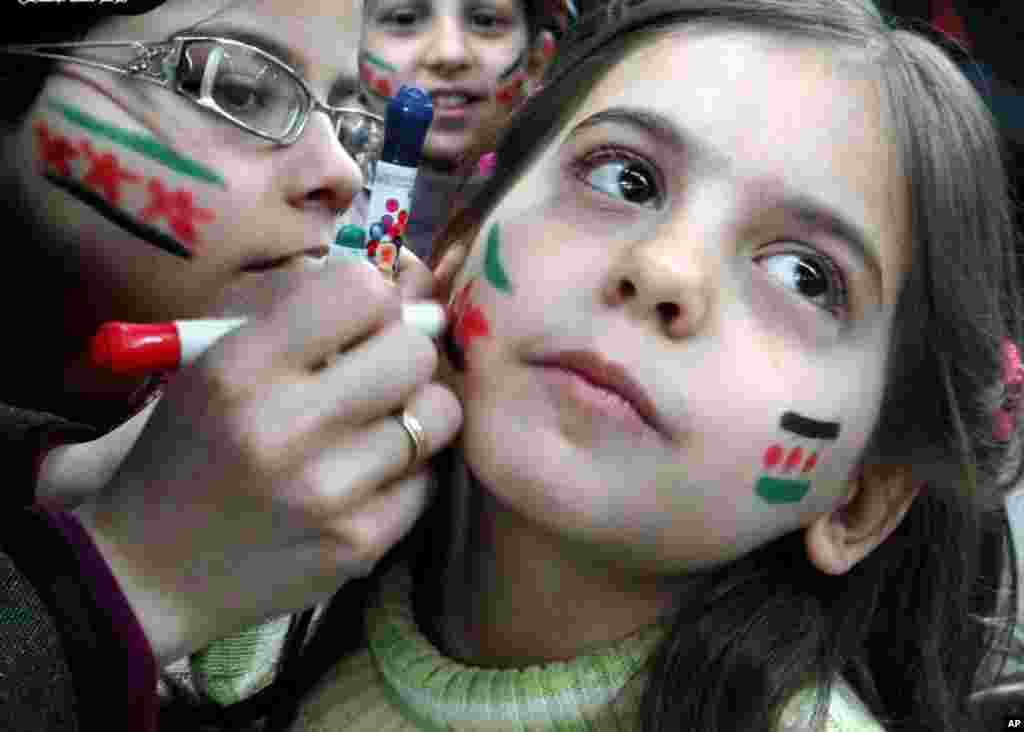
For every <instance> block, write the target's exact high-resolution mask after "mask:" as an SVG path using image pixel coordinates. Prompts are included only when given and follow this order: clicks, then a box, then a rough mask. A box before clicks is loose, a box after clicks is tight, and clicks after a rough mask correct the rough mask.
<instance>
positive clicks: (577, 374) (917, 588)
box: [292, 0, 1024, 732]
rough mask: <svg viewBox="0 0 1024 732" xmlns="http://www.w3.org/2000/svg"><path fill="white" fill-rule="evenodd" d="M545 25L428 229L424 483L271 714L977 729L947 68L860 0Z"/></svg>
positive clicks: (992, 158)
mask: <svg viewBox="0 0 1024 732" xmlns="http://www.w3.org/2000/svg"><path fill="white" fill-rule="evenodd" d="M567 48H568V49H569V50H568V51H566V52H565V55H560V56H559V58H558V59H557V61H556V67H555V68H554V70H553V71H552V72H551V73H550V74H549V76H548V78H547V81H546V85H545V88H544V90H543V91H541V92H540V93H539V94H538V95H537V96H536V97H534V98H532V99H531V100H529V101H528V102H527V103H526V104H525V106H524V108H523V110H522V111H521V113H520V114H519V115H518V116H517V122H516V125H515V126H514V127H512V128H510V129H509V130H508V132H507V133H506V134H505V136H504V137H503V138H502V140H501V142H500V144H499V146H498V150H497V152H498V157H499V160H501V167H500V169H499V172H498V174H497V175H496V176H495V177H494V178H493V179H492V180H491V181H490V182H489V183H488V184H487V185H486V186H485V188H484V189H483V190H482V191H481V193H480V194H479V195H478V196H477V197H476V198H475V199H474V200H473V201H472V204H471V206H470V207H468V208H466V209H465V210H463V211H462V212H461V213H460V214H459V216H458V217H457V218H456V220H455V221H453V222H452V224H451V225H450V226H449V227H448V229H446V231H445V232H444V234H443V241H444V242H445V246H444V247H442V248H441V249H444V248H446V247H451V248H458V247H462V246H466V247H469V249H470V254H469V257H468V260H467V263H466V266H465V267H464V268H463V270H462V272H461V273H460V275H459V276H458V277H457V278H456V280H455V283H454V288H453V292H452V297H451V301H450V311H451V318H452V328H451V331H450V337H449V343H448V355H449V357H450V364H451V366H452V374H451V380H452V383H453V384H454V385H455V389H456V392H457V393H458V394H459V396H460V398H461V399H462V402H463V408H464V414H465V422H464V430H463V433H462V435H461V439H460V441H459V443H458V446H457V449H455V450H453V451H452V452H451V453H449V454H447V455H446V457H447V460H446V461H444V462H443V463H440V462H439V464H438V465H437V468H438V480H439V481H440V482H441V484H442V485H443V486H444V490H443V491H442V492H441V494H440V495H441V500H439V501H438V502H437V503H435V504H434V507H433V508H432V510H431V512H430V513H429V514H428V516H427V518H426V519H425V520H424V521H423V522H421V523H420V524H419V525H418V530H417V532H416V533H415V534H414V535H413V537H412V538H411V539H410V540H409V542H408V543H407V544H405V545H403V546H402V547H401V549H399V550H396V552H395V553H393V555H392V558H393V559H394V561H393V562H389V564H390V566H387V567H382V568H381V570H380V571H379V572H378V573H375V575H374V576H373V577H372V578H371V582H370V583H368V585H367V586H360V587H359V588H355V587H352V588H349V589H350V591H346V590H343V591H342V592H341V593H340V594H339V595H338V597H337V598H336V600H335V602H334V603H333V604H332V607H331V609H330V610H328V614H327V620H326V621H325V626H324V630H323V633H322V635H320V636H318V637H319V638H321V639H322V643H318V642H317V640H316V639H314V641H313V644H312V646H313V647H314V648H316V649H318V651H317V652H316V653H314V654H312V655H311V664H312V665H313V667H315V668H323V667H325V666H327V665H329V662H330V655H331V653H332V651H331V650H329V649H327V650H325V646H329V645H333V646H334V647H335V650H334V651H333V653H334V654H336V655H339V656H342V657H341V660H340V661H335V665H334V667H333V668H332V669H331V671H330V672H329V674H328V675H327V676H326V677H325V678H324V679H322V680H321V681H320V684H319V686H317V687H316V688H315V689H314V691H313V693H312V695H311V696H310V697H309V698H308V699H307V700H306V701H305V702H304V704H303V706H302V708H301V711H300V714H299V718H298V722H297V723H296V724H295V726H294V727H293V728H292V729H295V730H321V729H338V728H342V727H343V728H345V729H346V730H350V731H361V730H370V729H380V728H382V727H387V728H389V729H396V730H415V729H441V728H444V729H451V730H475V729H489V730H505V729H509V730H512V729H522V728H524V727H526V728H529V729H538V730H540V729H543V730H547V729H551V730H554V729H566V728H574V729H575V728H577V727H579V728H581V729H583V728H586V729H618V730H624V729H627V730H645V731H648V732H650V731H653V730H701V731H702V732H719V731H724V730H730V731H732V730H736V731H738V730H800V731H801V732H805V731H806V732H809V731H810V730H822V729H825V730H835V731H838V730H846V731H847V732H849V731H850V730H857V731H867V730H871V731H877V730H883V729H921V730H936V731H938V730H943V731H946V730H959V729H979V728H980V727H979V726H978V724H977V723H978V721H979V720H978V719H977V716H978V715H977V710H976V708H975V706H974V702H975V701H976V700H977V699H978V698H979V697H980V696H983V695H984V694H985V690H986V689H987V688H988V687H989V685H991V684H992V683H993V680H994V679H995V678H996V677H997V675H998V674H999V672H1000V671H1001V670H1002V661H1003V658H1002V657H1001V655H1000V654H998V653H996V651H997V650H998V649H999V648H1002V647H1004V643H1005V641H1006V640H1007V638H1009V637H1010V634H1011V633H1012V631H1013V628H1014V618H1015V615H1016V606H1015V603H1016V587H1017V584H1016V576H1015V569H1014V565H1013V563H1012V562H1011V561H1010V558H1011V557H1012V552H1011V551H1010V549H1009V547H1008V544H1007V541H1008V532H1007V522H1006V513H1005V508H1004V505H1003V501H1002V496H1003V492H1004V491H1005V490H1006V489H1007V487H1008V486H1010V485H1012V484H1013V483H1014V482H1015V480H1016V479H1017V478H1018V477H1019V475H1020V472H1021V470H1020V469H1021V464H1020V463H1021V461H1020V454H1021V452H1020V451H1021V435H1022V432H1021V425H1020V424H1019V420H1018V410H1019V406H1020V399H1021V389H1022V385H1024V367H1022V365H1021V361H1020V356H1019V347H1020V346H1019V344H1020V337H1021V332H1020V331H1021V328H1020V323H1021V309H1020V297H1019V292H1018V289H1017V287H1018V285H1017V279H1016V277H1017V275H1016V271H1015V265H1014V262H1015V252H1014V234H1015V232H1014V230H1013V226H1012V223H1011V222H1012V219H1011V210H1012V209H1011V208H1010V206H1009V204H1008V198H1007V191H1006V175H1005V170H1004V168H1003V164H1002V161H1001V158H1000V150H999V142H998V136H997V134H996V132H995V130H994V127H993V125H992V123H991V120H990V119H989V116H988V114H987V111H986V109H985V106H984V103H983V102H982V101H981V99H980V98H979V97H978V96H977V94H976V93H975V91H974V90H973V88H972V87H971V84H970V83H969V82H968V81H967V80H966V79H965V78H964V77H963V76H962V75H961V74H960V72H959V71H958V70H957V68H956V66H955V65H954V64H953V63H952V62H951V60H950V58H949V57H948V56H947V55H946V53H945V52H944V51H943V50H942V49H941V48H940V47H939V46H937V45H936V44H935V43H933V42H931V41H929V40H927V39H925V38H923V37H921V36H918V35H915V34H913V33H910V32H906V31H903V30H899V29H894V28H892V27H890V26H889V25H887V24H886V22H885V21H884V20H883V18H882V17H881V16H880V15H879V14H878V13H877V11H876V10H875V9H874V7H873V6H872V5H871V4H870V3H868V2H864V1H862V0H842V1H836V2H828V3H820V2H806V1H804V0H773V1H772V2H767V1H762V0H747V1H744V2H714V1H710V0H709V1H707V2H699V1H697V0H647V1H646V2H639V3H629V4H627V3H614V4H613V5H611V6H609V7H606V8H601V9H600V10H599V11H598V12H596V13H595V14H594V15H593V16H591V17H585V18H584V19H583V20H582V21H581V23H580V27H579V35H578V37H576V38H575V40H571V41H570V45H567ZM440 253H441V252H440V250H439V251H437V252H435V255H439V254H440ZM354 607H365V609H363V610H360V612H359V613H356V611H355V610H354V609H353V608H354ZM353 618H356V619H360V618H361V619H362V621H363V623H364V625H362V626H361V625H358V624H356V623H354V622H353ZM332 619H333V620H334V621H335V622H334V624H333V625H332V623H331V622H330V621H331V620H332ZM344 622H348V623H349V628H350V630H348V631H347V632H346V629H345V628H343V627H342V624H343V623H344ZM314 676H315V674H314ZM307 679H308V677H307Z"/></svg>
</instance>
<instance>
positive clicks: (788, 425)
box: [754, 412, 839, 503]
mask: <svg viewBox="0 0 1024 732" xmlns="http://www.w3.org/2000/svg"><path fill="white" fill-rule="evenodd" d="M779 427H781V428H782V430H783V431H784V432H786V433H788V434H787V438H786V439H784V440H782V441H780V442H778V443H775V444H772V445H770V446H769V447H768V448H767V449H765V451H764V454H763V456H762V465H761V467H762V472H763V475H761V477H760V478H758V480H757V484H756V486H755V487H754V492H755V493H757V495H758V496H760V498H761V499H762V500H764V501H765V503H796V502H798V501H800V500H801V499H803V497H804V496H806V495H807V492H808V491H809V490H810V488H811V475H812V473H813V472H814V468H815V467H816V466H817V464H818V462H819V460H820V459H821V453H822V451H823V449H824V447H825V445H826V443H828V442H832V441H834V440H835V439H836V438H838V437H839V423H838V422H819V421H818V420H816V419H811V418H810V417H805V416H803V415H800V414H797V413H796V412H786V413H784V414H783V415H782V419H780V420H779Z"/></svg>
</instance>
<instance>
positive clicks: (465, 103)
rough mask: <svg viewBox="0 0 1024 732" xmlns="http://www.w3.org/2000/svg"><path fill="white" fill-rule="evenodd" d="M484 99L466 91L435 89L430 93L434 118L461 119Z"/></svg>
mask: <svg viewBox="0 0 1024 732" xmlns="http://www.w3.org/2000/svg"><path fill="white" fill-rule="evenodd" d="M484 98H485V97H483V96H482V95H480V94H476V93H475V92H472V91H469V90H466V89H435V90H434V91H432V92H430V100H431V102H432V104H433V106H434V116H435V117H461V116H465V114H466V113H467V112H468V111H469V109H470V108H472V107H473V105H475V104H478V103H479V102H481V101H483V99H484Z"/></svg>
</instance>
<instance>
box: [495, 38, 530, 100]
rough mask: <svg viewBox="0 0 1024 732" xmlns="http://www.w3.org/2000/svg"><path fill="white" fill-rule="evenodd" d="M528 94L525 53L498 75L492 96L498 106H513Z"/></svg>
mask: <svg viewBox="0 0 1024 732" xmlns="http://www.w3.org/2000/svg"><path fill="white" fill-rule="evenodd" d="M529 93H530V88H529V77H528V76H527V74H526V51H523V52H522V53H521V54H519V57H518V58H516V60H515V61H513V62H512V64H511V65H510V66H509V67H508V68H507V69H505V70H504V71H502V72H501V73H500V74H499V75H498V84H497V87H496V88H495V92H494V96H495V98H496V99H497V100H498V102H499V103H500V104H504V105H507V106H515V105H517V104H519V103H521V102H522V101H523V100H524V99H526V97H527V96H528V95H529Z"/></svg>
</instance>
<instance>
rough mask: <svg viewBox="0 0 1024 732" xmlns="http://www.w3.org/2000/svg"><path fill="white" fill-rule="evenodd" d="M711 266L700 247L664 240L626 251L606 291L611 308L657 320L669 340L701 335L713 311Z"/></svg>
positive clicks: (616, 264)
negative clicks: (711, 301)
mask: <svg viewBox="0 0 1024 732" xmlns="http://www.w3.org/2000/svg"><path fill="white" fill-rule="evenodd" d="M708 268H709V265H708V262H707V259H706V257H705V256H703V255H702V254H701V252H700V248H699V247H690V248H688V249H685V250H684V246H683V245H681V244H680V243H679V242H678V240H672V237H666V236H662V237H658V238H656V239H653V240H649V241H645V242H641V243H638V244H635V245H633V246H632V247H629V248H628V249H626V250H624V251H623V253H622V254H621V256H620V258H619V260H618V261H617V262H616V263H615V266H613V267H612V269H611V271H610V272H609V274H608V277H607V280H606V282H605V284H604V288H603V296H604V301H605V303H606V304H608V305H610V306H612V307H625V308H627V309H628V310H629V312H630V314H631V316H632V317H635V318H638V319H641V320H651V321H653V322H654V323H655V325H656V327H657V328H658V329H659V330H661V331H662V332H663V333H665V334H666V335H667V336H668V337H669V338H673V339H679V338H686V337H689V336H692V335H694V334H696V333H698V332H699V331H700V329H701V328H702V327H703V325H704V322H705V319H706V318H707V314H708V311H709V299H710V296H711V288H710V283H709V278H710V272H709V271H708Z"/></svg>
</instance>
